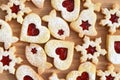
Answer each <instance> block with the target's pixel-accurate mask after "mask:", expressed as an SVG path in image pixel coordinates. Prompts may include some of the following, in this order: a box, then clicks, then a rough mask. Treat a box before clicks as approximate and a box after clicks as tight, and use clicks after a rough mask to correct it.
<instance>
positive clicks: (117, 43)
mask: <svg viewBox="0 0 120 80" xmlns="http://www.w3.org/2000/svg"><path fill="white" fill-rule="evenodd" d="M114 49H115V51H116V52H117V53H119V54H120V41H115V42H114Z"/></svg>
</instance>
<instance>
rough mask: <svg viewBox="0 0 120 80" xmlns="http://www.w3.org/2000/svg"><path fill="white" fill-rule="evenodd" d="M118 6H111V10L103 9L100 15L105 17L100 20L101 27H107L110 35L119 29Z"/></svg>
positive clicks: (119, 15)
mask: <svg viewBox="0 0 120 80" xmlns="http://www.w3.org/2000/svg"><path fill="white" fill-rule="evenodd" d="M119 9H120V6H119V5H118V4H114V5H113V9H110V10H109V9H107V8H103V9H102V13H103V14H104V15H105V19H103V20H101V22H100V24H101V25H102V26H108V27H109V32H110V33H111V34H113V33H115V32H116V28H118V27H120V10H119Z"/></svg>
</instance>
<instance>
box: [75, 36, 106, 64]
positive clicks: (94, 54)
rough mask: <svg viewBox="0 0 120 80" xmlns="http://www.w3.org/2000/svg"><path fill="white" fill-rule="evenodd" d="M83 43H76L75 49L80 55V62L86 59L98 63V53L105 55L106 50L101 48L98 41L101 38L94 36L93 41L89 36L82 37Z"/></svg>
mask: <svg viewBox="0 0 120 80" xmlns="http://www.w3.org/2000/svg"><path fill="white" fill-rule="evenodd" d="M83 40H84V44H82V46H81V45H77V46H76V47H75V49H76V50H77V51H80V52H81V54H82V56H81V57H80V61H81V62H86V61H87V60H92V62H93V63H95V64H97V63H98V61H99V60H98V57H99V56H100V55H105V54H106V50H105V49H101V46H100V43H101V38H96V39H95V41H92V40H90V38H89V37H87V36H85V37H84V39H83Z"/></svg>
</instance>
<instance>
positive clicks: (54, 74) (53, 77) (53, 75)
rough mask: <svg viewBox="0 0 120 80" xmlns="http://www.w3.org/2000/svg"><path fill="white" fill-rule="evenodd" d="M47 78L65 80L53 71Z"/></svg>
mask: <svg viewBox="0 0 120 80" xmlns="http://www.w3.org/2000/svg"><path fill="white" fill-rule="evenodd" d="M49 80H65V79H59V78H58V76H57V74H56V73H53V74H52V76H50V77H49Z"/></svg>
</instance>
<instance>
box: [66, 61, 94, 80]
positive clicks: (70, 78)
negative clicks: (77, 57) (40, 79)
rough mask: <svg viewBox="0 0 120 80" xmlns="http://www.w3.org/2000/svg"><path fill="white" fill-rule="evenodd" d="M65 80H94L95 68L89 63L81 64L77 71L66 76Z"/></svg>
mask: <svg viewBox="0 0 120 80" xmlns="http://www.w3.org/2000/svg"><path fill="white" fill-rule="evenodd" d="M66 80H96V66H95V65H94V64H92V63H90V62H85V63H82V64H80V66H79V68H78V70H74V71H71V72H69V73H68V74H67V77H66Z"/></svg>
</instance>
